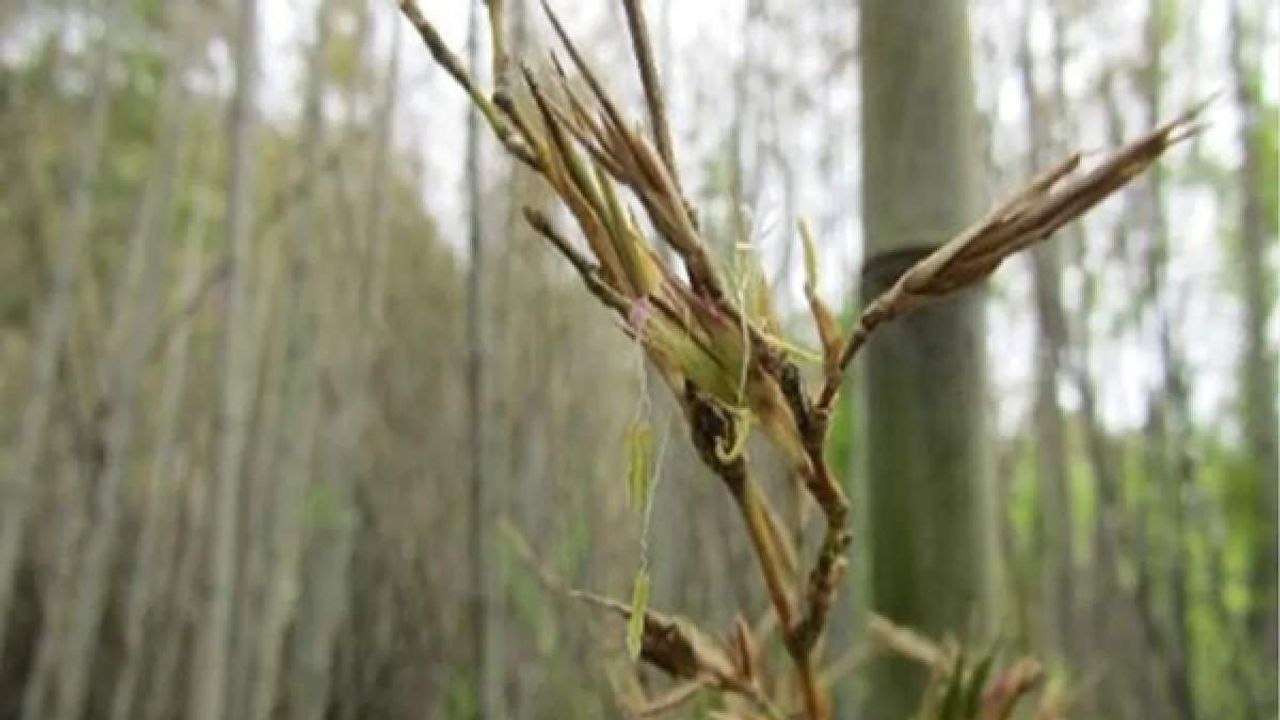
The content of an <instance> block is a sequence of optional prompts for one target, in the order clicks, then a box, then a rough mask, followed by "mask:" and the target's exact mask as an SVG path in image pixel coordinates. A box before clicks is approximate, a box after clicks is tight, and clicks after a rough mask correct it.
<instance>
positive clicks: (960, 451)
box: [859, 0, 994, 718]
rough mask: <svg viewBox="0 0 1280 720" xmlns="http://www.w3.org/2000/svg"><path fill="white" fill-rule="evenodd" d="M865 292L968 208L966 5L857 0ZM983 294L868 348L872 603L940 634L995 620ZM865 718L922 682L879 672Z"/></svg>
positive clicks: (899, 705)
mask: <svg viewBox="0 0 1280 720" xmlns="http://www.w3.org/2000/svg"><path fill="white" fill-rule="evenodd" d="M861 9H862V16H861V21H860V24H859V26H860V47H861V49H862V59H863V62H862V91H863V97H862V119H863V123H862V127H863V203H862V207H863V208H864V209H865V220H864V224H865V227H866V237H867V261H866V265H865V267H864V269H863V283H862V294H863V298H864V299H870V298H872V297H874V296H876V295H877V294H878V293H880V292H882V291H883V290H885V289H886V288H887V287H889V285H890V284H892V283H893V282H894V281H895V280H896V279H897V277H898V276H899V275H900V274H901V273H902V272H903V271H905V270H906V268H907V267H909V266H910V265H911V264H912V263H913V262H914V261H916V260H918V259H920V258H922V257H924V256H925V255H926V254H927V253H928V252H929V251H930V250H932V249H933V248H935V247H936V246H937V244H938V243H940V242H942V241H944V240H946V239H947V238H948V237H950V236H951V235H952V234H953V233H955V232H958V231H959V230H961V229H962V228H963V227H964V226H965V225H966V224H967V223H969V222H970V221H971V220H972V219H973V217H974V215H975V212H976V210H977V202H976V201H977V198H976V197H975V192H974V189H975V188H976V187H977V186H978V185H977V180H978V178H977V167H978V156H977V147H976V140H977V133H976V127H975V114H974V109H973V97H972V87H971V82H972V80H971V73H970V49H969V26H968V13H967V8H966V3H964V2H961V1H960V0H946V1H941V2H940V1H938V0H929V1H928V2H926V1H924V0H866V1H864V2H863V3H862V6H861ZM982 307H983V302H982V290H974V291H970V292H966V293H964V294H963V295H961V296H960V297H958V298H956V299H955V300H953V301H951V302H948V303H945V304H940V305H938V306H935V307H932V308H928V309H925V310H923V311H921V312H919V313H917V314H915V315H912V316H909V317H907V318H905V319H904V320H901V321H899V322H898V323H896V324H895V325H892V326H890V327H888V328H886V329H885V330H884V332H883V334H881V335H879V336H877V337H876V338H875V341H874V342H872V343H871V344H870V345H869V347H868V348H867V351H866V354H865V360H864V361H865V363H866V387H865V391H866V402H867V405H868V411H867V413H866V414H865V417H866V418H867V428H866V432H867V434H866V436H865V437H864V440H863V447H865V448H866V455H867V463H868V467H869V472H868V475H867V476H868V478H869V479H870V483H869V493H868V503H869V508H868V510H869V512H868V516H869V523H868V525H869V528H868V530H869V534H870V537H869V538H868V539H867V540H866V542H868V543H869V544H870V546H871V552H870V556H871V592H870V597H871V608H872V609H873V610H875V611H876V612H879V613H882V614H884V615H886V616H888V617H889V618H890V619H892V620H894V621H896V622H901V623H905V624H907V625H909V626H911V627H913V628H916V629H918V630H920V631H922V632H925V633H928V634H930V635H934V636H941V635H945V634H947V633H962V632H965V631H967V630H969V629H971V628H972V627H973V624H974V622H975V621H978V622H979V624H984V623H983V621H984V620H986V617H985V616H984V615H982V614H981V613H985V612H989V610H990V608H989V604H988V600H989V599H990V598H989V596H990V589H991V578H990V572H991V570H990V566H991V563H990V555H991V554H992V552H993V550H994V534H993V526H992V524H991V523H990V522H989V517H990V514H991V507H990V505H991V497H990V492H991V463H990V459H989V458H988V456H987V448H988V443H987V427H986V423H987V420H986V402H987V399H986V392H985V387H986V386H985V380H984V376H985V369H984V351H983V349H984V346H983V332H982V328H983V321H982ZM872 672H873V674H872V679H871V683H870V687H871V691H870V703H871V709H872V712H873V714H874V715H875V717H886V718H893V717H908V716H910V714H911V713H912V712H914V711H915V709H916V707H917V703H918V701H919V698H920V692H921V688H922V686H923V684H924V681H925V674H924V672H923V671H921V670H920V669H919V668H916V667H912V666H911V664H910V663H908V662H906V661H902V660H887V661H884V662H881V663H878V664H877V667H876V668H874V669H873V671H872Z"/></svg>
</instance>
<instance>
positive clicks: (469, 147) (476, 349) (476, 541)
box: [466, 2, 492, 718]
mask: <svg viewBox="0 0 1280 720" xmlns="http://www.w3.org/2000/svg"><path fill="white" fill-rule="evenodd" d="M479 5H480V3H478V2H473V3H471V11H470V16H469V18H468V22H467V61H468V64H469V65H470V66H471V67H472V68H478V67H479V58H480V12H479ZM480 165H481V163H480V124H479V120H478V118H477V117H476V114H475V113H468V114H467V138H466V186H467V226H468V230H467V232H468V234H469V237H468V247H469V248H470V266H469V268H468V270H467V369H466V375H467V407H468V410H467V428H468V429H467V457H468V459H469V463H470V468H471V470H470V483H469V485H470V492H469V496H468V498H467V512H468V522H467V535H468V537H467V552H468V558H467V566H468V567H469V568H470V571H471V577H470V581H469V587H468V594H469V596H470V597H469V600H470V612H469V615H470V619H469V626H468V627H469V632H470V648H469V649H470V653H471V654H470V658H469V663H470V666H471V669H472V674H471V689H472V692H473V693H474V696H475V698H476V708H477V712H478V716H479V717H481V718H492V715H490V710H491V708H489V707H487V705H486V700H487V693H486V689H487V688H488V687H489V682H490V681H489V678H490V675H491V673H492V668H491V667H490V660H489V657H488V653H487V649H488V644H489V641H488V635H487V633H488V632H489V628H488V623H487V620H488V618H489V609H488V603H489V598H488V596H487V593H486V590H487V589H488V583H489V580H488V575H489V573H490V567H489V552H488V550H489V548H488V545H489V542H488V530H487V528H488V518H486V517H485V509H486V501H487V499H488V493H487V489H488V488H487V485H488V476H487V466H486V463H485V452H486V448H485V437H484V434H485V427H486V423H487V420H488V418H486V417H485V415H486V413H485V396H486V392H485V388H486V376H485V367H486V360H487V347H486V341H485V332H484V317H485V314H484V307H483V305H484V286H485V270H486V267H485V262H486V258H485V243H484V227H483V225H482V223H481V218H482V215H483V213H482V207H483V204H484V198H483V192H484V183H483V179H482V178H481V176H480Z"/></svg>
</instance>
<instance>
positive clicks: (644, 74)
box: [622, 0, 680, 187]
mask: <svg viewBox="0 0 1280 720" xmlns="http://www.w3.org/2000/svg"><path fill="white" fill-rule="evenodd" d="M622 5H623V7H625V8H626V11H627V28H628V29H629V30H630V32H631V47H632V50H633V51H634V52H635V56H636V66H637V67H638V68H639V70H640V83H641V84H642V85H643V86H644V99H645V103H646V104H648V106H649V122H650V123H651V124H652V125H653V128H652V129H653V140H654V144H655V145H657V146H658V153H659V154H661V155H662V160H663V162H665V163H666V164H667V172H669V173H671V179H672V180H673V181H674V182H675V183H676V186H677V187H679V186H680V179H679V178H680V175H679V173H678V172H677V170H676V156H675V151H674V150H673V149H672V146H671V128H670V125H669V124H668V123H667V106H666V100H665V99H664V96H663V93H662V82H661V80H659V78H658V66H657V64H656V63H655V62H654V61H653V44H652V43H651V42H650V41H649V24H648V23H647V22H646V21H645V17H644V2H643V0H622Z"/></svg>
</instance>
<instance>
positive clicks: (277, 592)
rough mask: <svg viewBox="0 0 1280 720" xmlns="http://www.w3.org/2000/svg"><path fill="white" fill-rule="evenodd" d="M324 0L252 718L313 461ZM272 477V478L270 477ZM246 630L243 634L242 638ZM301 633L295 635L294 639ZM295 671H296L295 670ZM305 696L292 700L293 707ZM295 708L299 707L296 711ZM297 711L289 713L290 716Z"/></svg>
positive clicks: (273, 668)
mask: <svg viewBox="0 0 1280 720" xmlns="http://www.w3.org/2000/svg"><path fill="white" fill-rule="evenodd" d="M330 7H331V3H330V2H329V0H321V2H320V3H319V4H318V5H317V7H316V10H315V15H314V21H313V28H314V36H313V40H312V43H311V46H310V48H309V50H308V53H307V74H306V81H305V82H306V89H305V90H304V95H303V111H302V113H303V114H302V129H301V138H300V147H299V149H298V154H299V155H300V156H301V157H300V159H301V163H300V164H301V166H302V171H301V176H300V177H301V187H300V188H299V192H298V206H297V207H296V208H295V209H294V211H293V213H292V219H293V222H292V228H291V230H292V242H291V244H290V246H289V250H288V252H287V263H286V268H287V276H286V290H285V292H284V296H283V297H282V298H281V307H280V311H279V312H280V315H279V320H278V322H279V326H280V328H281V331H282V332H283V334H284V355H283V357H282V358H281V359H280V363H279V365H280V381H281V391H280V397H279V403H280V405H279V408H278V413H279V419H280V420H279V426H278V428H277V427H273V426H269V427H267V428H264V430H265V431H266V436H267V438H268V439H267V445H268V448H267V450H266V455H267V457H269V458H274V462H272V467H275V468H278V469H279V472H278V479H273V478H269V477H264V478H260V481H261V482H262V483H264V485H263V486H262V494H263V497H262V504H264V505H265V506H267V507H268V508H272V509H273V512H272V513H271V517H270V518H269V519H268V518H264V519H263V520H262V521H261V523H260V526H261V527H260V531H261V532H262V533H263V534H264V535H266V537H265V538H264V540H265V542H264V545H263V547H262V559H261V560H260V561H259V562H260V563H261V564H262V566H263V567H264V568H265V577H264V578H263V579H262V580H263V593H262V603H263V605H262V618H261V620H260V623H259V632H257V633H255V634H253V635H252V639H253V640H254V642H255V644H256V648H255V651H254V661H255V662H254V668H255V671H254V674H253V675H252V678H253V687H252V691H251V693H250V696H251V697H252V702H251V704H250V706H249V718H250V719H251V720H265V719H266V718H269V717H273V714H274V711H275V709H276V705H277V702H278V700H277V698H278V695H279V692H280V687H281V682H280V680H281V677H282V673H281V664H282V662H283V653H284V641H285V635H286V632H287V629H288V627H289V623H290V620H292V619H294V618H295V617H296V613H297V605H298V598H299V593H300V585H301V583H302V572H303V571H302V565H301V563H302V558H303V555H304V547H305V536H306V531H305V528H304V523H305V522H306V517H305V515H306V510H305V508H306V507H307V506H308V503H307V497H308V496H307V492H308V488H309V486H310V484H311V483H310V481H309V480H310V477H311V474H312V472H313V470H314V468H315V467H316V466H315V464H314V462H313V458H312V455H313V449H314V446H315V437H316V426H317V423H318V421H319V413H320V410H319V408H318V403H319V399H318V397H317V372H318V370H317V363H318V359H317V357H316V355H317V352H316V350H317V347H318V345H317V343H316V326H317V316H318V314H319V313H320V308H319V307H318V301H319V297H320V295H319V293H317V292H316V291H315V289H314V287H315V279H314V275H315V268H314V265H315V262H314V259H313V258H314V255H315V252H316V244H317V229H318V228H319V227H320V225H319V224H318V223H317V220H318V212H317V202H316V198H317V186H318V184H319V181H320V156H321V154H322V153H323V151H324V147H323V128H324V116H323V104H322V102H323V99H324V89H325V76H326V72H325V64H326V61H327V51H328V46H329V45H328V42H329V30H330V18H329V15H330ZM273 480H274V481H273ZM297 628H298V633H297V634H299V635H302V636H304V637H310V636H311V635H312V634H313V633H314V632H315V628H313V627H308V626H305V625H301V624H299V625H298V626H297ZM250 637H251V636H249V635H246V639H250ZM300 640H301V638H299V641H300ZM296 670H297V671H298V672H303V669H301V668H296ZM303 702H305V701H304V699H299V701H298V703H297V704H298V705H301V704H303ZM290 707H291V709H297V710H298V712H299V713H301V712H303V710H302V709H301V708H300V707H299V708H295V706H294V705H293V704H291V706H290ZM296 716H297V715H295V717H296Z"/></svg>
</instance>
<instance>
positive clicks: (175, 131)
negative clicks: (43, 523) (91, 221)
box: [50, 43, 187, 720]
mask: <svg viewBox="0 0 1280 720" xmlns="http://www.w3.org/2000/svg"><path fill="white" fill-rule="evenodd" d="M173 48H174V50H173V52H172V53H171V55H170V57H169V59H168V63H169V67H168V68H167V70H166V80H165V87H164V89H163V91H162V93H161V98H160V103H159V110H158V117H160V118H161V122H160V130H159V133H160V138H159V141H158V144H157V151H156V154H155V168H154V169H153V171H152V173H151V176H150V178H149V179H148V181H147V187H146V190H145V191H144V195H143V199H142V203H141V207H140V208H139V211H138V215H137V219H136V221H135V227H134V229H133V233H132V235H131V237H130V240H129V246H130V247H129V250H128V257H129V258H130V260H131V261H132V262H129V263H127V264H126V266H125V267H122V268H121V269H120V271H119V275H118V279H117V282H118V289H117V293H116V295H117V298H118V302H117V304H116V307H115V308H113V312H114V317H113V318H112V320H111V328H110V330H109V332H110V335H109V337H108V346H107V348H106V350H107V352H106V356H105V357H104V358H102V360H101V363H102V365H103V366H104V371H103V373H104V377H105V379H106V383H107V384H106V386H105V387H104V388H103V405H104V408H105V410H104V413H105V418H106V419H105V422H104V428H103V430H102V435H103V437H105V439H106V457H105V460H104V463H103V466H102V470H101V473H100V474H99V476H98V477H96V478H95V479H94V484H93V501H92V506H91V517H92V520H91V525H90V528H89V534H88V537H87V539H86V543H85V547H84V552H85V554H84V558H83V560H82V566H81V569H80V575H79V577H78V579H77V585H76V587H75V590H74V597H75V611H74V613H73V614H72V616H71V618H70V621H71V627H70V632H69V635H68V638H67V640H68V647H67V651H66V652H67V655H66V659H67V663H66V664H65V665H64V666H63V667H62V668H60V674H59V683H58V690H57V696H58V699H57V704H56V712H55V714H53V715H51V716H50V717H52V718H56V719H58V720H79V718H80V717H81V716H82V715H83V714H84V708H85V704H86V701H87V699H88V693H89V688H90V683H91V681H92V678H93V671H94V668H95V658H96V649H97V644H98V635H99V632H100V630H101V625H102V620H103V616H104V614H105V613H106V609H107V602H108V595H109V593H110V589H111V588H110V578H111V569H112V567H113V566H114V564H115V561H116V553H115V549H116V546H117V542H118V540H119V536H120V527H119V526H120V520H121V518H120V514H121V504H122V498H121V495H122V492H123V488H124V483H125V478H126V474H127V473H128V472H129V464H130V460H131V458H132V455H133V453H132V450H133V436H134V427H135V417H136V414H137V406H138V391H139V387H140V384H141V382H142V374H143V370H144V366H145V365H146V363H147V361H148V356H149V348H150V347H151V344H152V342H153V340H154V337H155V333H156V330H157V325H158V315H159V313H160V309H161V304H162V300H163V293H162V292H161V288H162V285H163V283H164V279H165V276H166V270H167V266H168V261H169V252H168V250H169V246H170V243H169V236H170V234H171V232H172V226H173V220H174V212H175V208H174V202H173V201H174V196H173V189H174V187H175V186H176V185H177V183H178V178H177V174H178V173H177V167H178V161H179V159H180V156H181V153H182V147H183V138H184V136H185V130H186V122H187V121H186V107H187V99H186V93H185V90H184V88H183V87H182V78H183V67H182V64H181V56H180V52H181V50H180V48H181V44H180V43H174V45H173ZM130 642H132V644H133V649H134V651H135V653H134V654H135V655H136V650H137V646H138V644H139V642H140V639H139V638H137V637H132V638H126V650H127V649H128V645H127V644H128V643H130ZM126 657H128V656H126ZM127 662H128V660H126V661H125V663H126V664H127Z"/></svg>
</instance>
